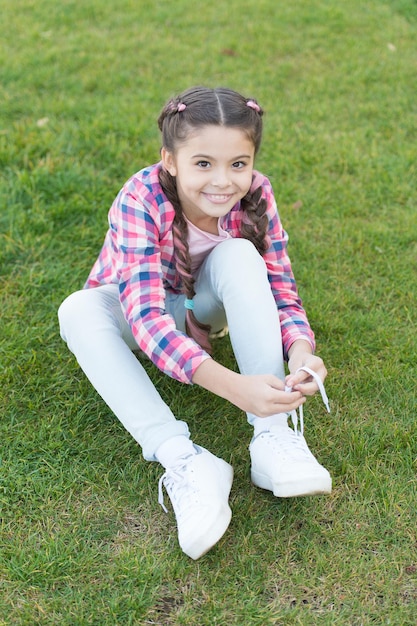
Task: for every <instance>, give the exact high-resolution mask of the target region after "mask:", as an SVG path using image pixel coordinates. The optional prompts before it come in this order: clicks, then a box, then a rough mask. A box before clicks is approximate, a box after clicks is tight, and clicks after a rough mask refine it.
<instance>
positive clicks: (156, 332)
mask: <svg viewBox="0 0 417 626" xmlns="http://www.w3.org/2000/svg"><path fill="white" fill-rule="evenodd" d="M160 168H161V164H160V163H158V164H156V165H152V166H150V167H148V168H145V169H143V170H141V171H140V172H138V173H137V174H135V175H134V176H132V177H131V178H130V179H129V180H128V181H127V182H126V184H125V185H124V186H123V188H122V189H121V191H120V192H119V194H118V195H117V197H116V199H115V201H114V202H113V205H112V207H111V208H110V211H109V230H108V232H107V234H106V237H105V240H104V244H103V247H102V249H101V252H100V255H99V257H98V259H97V261H96V262H95V264H94V266H93V268H92V270H91V272H90V275H89V277H88V279H87V282H86V284H85V288H93V287H97V286H99V285H103V284H108V283H115V284H118V285H119V291H120V303H121V306H122V308H123V311H124V315H125V317H126V320H127V321H128V323H129V325H130V327H131V329H132V332H133V334H134V336H135V339H136V341H137V343H138V346H139V348H140V349H141V350H143V351H144V352H145V353H146V354H147V355H148V356H149V357H150V358H151V360H152V361H153V363H155V365H156V366H157V367H158V368H159V369H160V370H161V371H163V372H165V373H166V374H168V375H169V376H172V377H173V378H175V379H177V380H180V381H183V382H185V383H190V382H191V379H192V376H193V374H194V372H195V370H196V369H197V368H198V367H199V365H200V364H201V363H202V362H203V361H204V360H205V359H207V358H210V357H209V355H208V354H207V353H206V352H205V351H204V350H202V349H201V347H200V346H199V345H198V344H197V343H196V342H195V341H194V340H193V339H191V338H190V337H188V336H187V335H185V334H184V333H183V332H181V331H179V330H177V328H176V326H175V321H174V319H173V318H172V316H171V315H169V314H168V313H166V311H165V292H166V291H167V290H169V291H173V292H177V293H180V292H181V279H180V277H179V275H178V273H177V272H176V269H175V263H174V246H173V239H172V223H173V220H174V215H175V213H174V208H173V206H172V204H171V203H170V202H169V201H168V199H167V197H166V196H165V194H164V192H163V191H162V188H161V186H160V184H159V178H158V173H159V171H160ZM254 175H255V179H254V183H253V186H254V187H259V185H262V190H263V197H264V198H265V199H266V201H267V207H268V208H267V215H268V218H269V230H268V237H269V243H270V245H269V249H268V250H267V252H266V253H265V254H264V257H263V258H264V261H265V264H266V266H267V269H268V277H269V281H270V284H271V290H272V293H273V295H274V298H275V301H276V304H277V309H278V312H279V320H280V323H281V332H282V341H283V346H284V352H285V354H287V353H288V350H289V348H290V346H291V344H292V343H293V342H294V341H295V340H297V339H306V340H307V341H309V342H310V344H311V345H312V347H313V349H314V335H313V332H312V330H311V328H310V326H309V323H308V321H307V317H306V314H305V311H304V309H303V308H302V304H301V300H300V298H299V297H298V294H297V288H296V285H295V281H294V276H293V273H292V270H291V264H290V260H289V258H288V255H287V251H286V248H287V241H288V236H287V234H286V232H285V231H284V230H283V228H282V225H281V223H280V220H279V217H278V212H277V207H276V204H275V199H274V195H273V191H272V188H271V185H270V182H269V180H268V179H267V178H266V177H264V176H262V175H261V174H259V173H258V172H254ZM243 215H244V213H243V211H241V209H240V203H238V204H237V205H235V206H234V207H233V208H232V210H231V211H230V212H229V213H228V214H227V215H226V216H225V217H224V218H222V222H221V225H222V228H223V229H224V230H226V231H228V232H229V233H230V234H231V236H232V237H240V224H241V222H242V219H243Z"/></svg>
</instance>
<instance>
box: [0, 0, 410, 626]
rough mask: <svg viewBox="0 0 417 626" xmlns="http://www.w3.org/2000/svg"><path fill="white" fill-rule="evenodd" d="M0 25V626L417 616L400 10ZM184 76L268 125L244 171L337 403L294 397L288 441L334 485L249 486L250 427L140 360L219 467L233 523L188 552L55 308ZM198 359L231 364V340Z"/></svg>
mask: <svg viewBox="0 0 417 626" xmlns="http://www.w3.org/2000/svg"><path fill="white" fill-rule="evenodd" d="M0 16H1V17H0V77H1V80H0V168H1V169H0V176H1V178H0V297H1V313H0V329H1V332H0V377H1V378H0V407H1V421H0V425H1V426H0V428H1V432H0V446H1V448H0V454H1V465H0V507H1V531H0V532H1V534H0V592H1V593H0V625H1V626H12V625H13V626H14V625H19V626H20V625H21V626H33V625H35V624H39V625H42V626H44V625H46V626H49V625H55V624H60V625H63V626H64V625H65V626H83V625H95V626H107V625H108V626H112V625H120V626H130V625H147V624H155V625H159V626H165V625H191V626H213V625H214V624H216V625H219V626H232V625H233V626H251V625H253V626H264V625H265V626H266V625H275V626H287V625H288V626H292V625H300V626H310V625H311V626H315V625H340V626H365V625H368V624H377V625H380V624H387V625H388V624H389V625H391V626H393V625H394V626H413V625H415V624H416V623H417V618H416V610H417V609H416V607H417V538H416V469H417V468H416V457H417V441H416V440H417V424H416V417H417V406H416V380H417V348H416V344H417V340H416V328H417V314H416V309H417V302H416V300H417V278H416V276H417V192H416V179H417V172H416V160H417V159H416V157H417V149H416V146H417V137H416V134H417V133H416V129H417V104H416V102H417V98H416V95H417V91H416V84H417V80H416V79H417V43H416V42H417V4H416V2H415V0H386V1H383V0H350V1H349V2H345V1H343V0H308V1H307V0H294V1H293V2H283V1H281V0H242V1H240V2H238V1H237V0H229V2H227V3H223V2H219V1H217V2H216V1H213V2H210V1H208V2H206V3H195V2H192V1H191V0H177V2H170V1H169V0H167V1H166V2H144V1H143V0H136V1H135V0H119V2H116V3H111V2H106V1H105V0H86V1H85V2H75V1H73V0H60V2H56V0H36V1H35V0H1V1H0ZM194 84H204V85H209V86H217V85H226V86H229V87H232V88H234V89H237V90H239V91H242V92H243V93H245V94H246V95H247V96H254V97H256V98H257V99H258V100H259V102H260V103H261V104H262V105H263V107H264V108H265V110H266V115H265V118H264V119H265V137H264V143H263V146H262V148H261V152H260V154H259V157H258V161H257V167H258V169H260V170H261V171H262V172H263V173H265V174H267V175H268V176H269V177H270V179H271V181H272V184H273V186H274V189H275V194H276V197H277V201H278V204H279V212H280V215H281V219H282V221H283V223H284V226H285V228H286V230H287V231H288V232H289V235H290V244H289V251H290V256H291V258H292V262H293V268H294V272H295V274H296V278H297V281H298V285H299V290H300V294H301V296H302V298H303V302H304V305H305V308H306V309H307V312H308V314H309V318H310V321H311V324H312V326H313V328H314V330H315V332H316V339H317V351H318V353H319V354H320V355H321V356H322V357H323V359H324V360H325V362H326V364H327V367H328V370H329V376H328V379H327V381H326V389H327V392H328V395H329V397H330V401H331V407H332V412H331V413H330V414H327V413H326V412H325V410H324V408H323V405H322V403H321V401H320V398H316V397H315V398H312V399H310V400H309V401H308V403H307V406H306V409H305V422H306V436H307V440H308V442H309V444H310V446H311V448H312V450H313V451H314V452H315V454H317V456H318V458H319V460H320V461H321V462H322V463H323V464H324V465H325V466H326V467H327V468H328V469H329V470H330V472H331V474H332V476H333V483H334V489H333V492H332V494H331V495H330V496H328V497H317V498H304V499H289V500H278V499H276V498H274V497H273V496H272V494H270V493H269V492H264V491H261V490H259V489H256V488H255V487H253V486H252V485H251V483H250V479H249V455H248V444H249V441H250V438H251V431H250V428H249V426H248V425H247V424H246V420H245V416H244V415H243V413H242V412H241V411H239V410H238V409H237V408H235V407H234V406H232V405H230V404H228V403H226V402H225V401H223V400H221V399H219V398H216V397H214V396H212V395H210V394H209V393H207V392H205V391H204V390H202V389H199V388H197V387H190V386H184V385H181V384H180V383H177V382H175V381H173V380H171V379H169V378H168V377H164V376H163V375H162V374H161V373H159V372H158V371H157V370H155V369H154V368H153V366H151V365H146V367H147V368H148V371H149V374H150V375H151V376H152V378H153V379H154V380H155V382H156V384H157V387H158V389H159V391H160V393H161V394H162V396H163V397H164V399H166V400H167V402H169V404H170V405H171V407H172V409H173V410H174V412H175V413H176V414H177V415H178V417H180V418H182V419H185V420H187V422H188V423H189V426H190V429H191V431H192V435H193V439H194V440H195V441H196V442H198V443H200V444H201V445H204V446H205V447H207V448H208V449H210V450H211V451H213V452H214V453H216V454H218V455H219V456H221V457H223V458H224V459H226V460H227V461H229V462H231V463H232V464H233V466H234V469H235V480H234V484H233V488H232V492H231V506H232V509H233V519H232V523H231V525H230V528H229V529H228V531H227V533H226V534H225V536H224V537H223V539H222V540H221V541H220V542H219V543H218V545H217V546H216V547H215V548H214V549H213V550H211V551H210V552H209V553H208V554H207V555H206V556H205V557H203V558H202V559H201V560H199V561H197V562H194V561H191V560H190V559H189V558H188V557H186V556H185V555H184V554H183V553H182V552H181V550H180V548H179V546H178V542H177V534H176V525H175V519H174V516H173V513H172V510H171V509H170V511H169V514H168V515H166V514H165V513H164V512H163V510H162V509H161V507H160V506H159V504H158V479H159V477H160V475H161V473H162V471H161V467H160V466H158V465H157V464H150V463H147V462H145V461H144V460H143V458H142V456H141V451H140V448H139V447H138V446H137V444H136V443H135V442H134V441H133V440H132V438H131V437H130V435H129V434H128V433H127V432H125V430H124V429H123V427H122V426H121V425H120V424H119V422H118V421H117V419H116V418H115V417H114V415H113V414H112V413H111V412H110V410H109V409H108V408H107V407H106V405H105V404H104V403H103V402H102V400H101V399H100V398H99V397H98V396H97V394H96V392H95V391H94V389H93V388H92V387H91V386H90V384H89V383H88V381H87V380H86V379H85V377H84V375H83V374H82V372H81V371H80V369H79V368H78V366H77V364H76V362H75V360H74V358H73V357H72V355H71V354H70V353H69V351H68V350H67V348H66V346H65V344H64V343H63V342H62V340H61V339H60V337H59V330H58V324H57V318H56V311H57V308H58V306H59V304H60V303H61V302H62V300H63V299H64V298H65V296H66V295H68V294H69V293H71V292H72V291H74V290H76V289H79V288H81V287H82V285H83V283H84V280H85V278H86V276H87V274H88V272H89V270H90V267H91V265H92V263H93V261H94V260H95V258H96V256H97V254H98V251H99V249H100V246H101V243H102V240H103V237H104V233H105V230H106V227H107V221H106V220H107V211H108V208H109V206H110V204H111V202H112V200H113V198H114V196H115V195H116V193H117V192H118V190H119V188H120V187H121V185H122V184H123V182H124V181H125V180H126V179H127V178H128V177H129V176H130V175H131V174H132V173H134V172H135V171H137V170H139V169H140V168H141V167H143V166H144V165H148V164H151V163H154V162H155V161H157V160H158V158H159V148H160V139H159V133H158V129H157V125H156V119H157V116H158V114H159V111H160V109H161V107H162V106H163V103H164V102H165V101H166V99H167V98H168V97H170V96H171V95H173V94H175V93H177V92H178V91H180V90H182V89H185V88H186V87H188V86H191V85H194ZM242 314H243V315H244V312H242ZM253 349H254V350H256V346H254V348H253ZM215 356H216V358H218V359H221V360H222V362H223V363H225V364H226V365H228V366H229V367H232V368H234V367H236V365H235V362H234V358H233V353H232V350H231V347H230V343H229V339H228V338H223V339H220V340H218V341H217V343H216V345H215Z"/></svg>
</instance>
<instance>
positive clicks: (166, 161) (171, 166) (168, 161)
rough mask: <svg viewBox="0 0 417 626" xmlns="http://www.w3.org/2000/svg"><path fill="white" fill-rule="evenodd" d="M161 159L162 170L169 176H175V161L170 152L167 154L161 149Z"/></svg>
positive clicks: (166, 151)
mask: <svg viewBox="0 0 417 626" xmlns="http://www.w3.org/2000/svg"><path fill="white" fill-rule="evenodd" d="M161 159H162V165H163V167H164V169H165V170H166V171H167V172H169V174H171V176H176V175H177V168H176V167H175V159H174V156H173V154H172V152H169V151H168V150H167V149H166V148H161Z"/></svg>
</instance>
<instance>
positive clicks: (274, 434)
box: [249, 426, 332, 498]
mask: <svg viewBox="0 0 417 626" xmlns="http://www.w3.org/2000/svg"><path fill="white" fill-rule="evenodd" d="M249 450H250V456H251V460H252V468H251V479H252V482H253V484H254V485H256V486H257V487H261V488H262V489H268V490H269V491H272V492H273V494H274V496H277V497H278V498H291V497H294V496H309V495H314V494H319V493H330V492H331V490H332V479H331V477H330V474H329V472H328V471H327V470H326V469H325V468H324V467H323V466H322V465H320V463H319V462H318V461H317V460H316V459H315V457H314V456H313V454H312V453H311V452H310V450H309V449H308V446H307V443H306V440H305V439H304V437H303V435H302V434H301V433H300V432H297V433H296V432H295V431H294V430H292V428H290V427H289V426H284V427H282V426H271V428H270V429H269V430H268V431H264V432H262V433H260V434H259V435H258V436H257V437H254V439H252V441H251V443H250V446H249Z"/></svg>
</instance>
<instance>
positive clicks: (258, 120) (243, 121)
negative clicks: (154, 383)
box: [158, 87, 268, 353]
mask: <svg viewBox="0 0 417 626" xmlns="http://www.w3.org/2000/svg"><path fill="white" fill-rule="evenodd" d="M262 115H263V111H262V109H261V107H260V106H259V104H258V103H257V102H256V100H254V99H253V98H245V97H244V96H242V95H241V94H239V93H238V92H236V91H233V90H232V89H227V88H223V87H219V88H216V89H210V88H208V87H193V88H191V89H188V90H187V91H184V92H183V93H182V94H180V95H178V96H177V97H176V98H173V99H171V100H169V101H168V102H167V104H166V105H165V107H164V108H163V109H162V111H161V114H160V116H159V118H158V126H159V129H160V131H161V133H162V145H163V146H164V148H166V149H167V150H168V151H169V152H171V153H172V154H175V151H176V149H177V148H178V146H179V144H181V143H184V142H186V141H187V138H188V136H189V134H190V132H192V131H194V130H195V129H196V128H201V127H203V126H210V125H212V126H226V127H229V128H238V129H240V130H242V131H243V132H244V133H246V135H247V137H248V139H249V140H250V141H251V142H252V143H253V145H254V148H255V154H256V153H257V152H258V150H259V148H260V145H261V140H262ZM159 180H160V183H161V186H162V189H163V191H164V192H165V194H166V196H167V198H168V200H169V201H170V202H171V203H172V205H173V207H174V210H175V218H174V223H173V241H174V255H175V263H176V269H177V271H178V273H179V275H180V276H181V279H182V285H183V292H184V293H185V296H186V298H188V299H192V298H193V297H194V295H195V290H194V277H193V275H192V273H191V259H190V253H189V249H188V226H187V222H186V220H185V219H184V215H183V212H182V208H181V204H180V201H179V198H178V192H177V184H176V180H175V177H173V176H171V174H170V173H169V172H167V171H166V170H162V171H161V172H160V175H159ZM241 209H242V210H243V211H245V213H246V215H247V217H248V220H247V221H246V222H244V223H242V225H241V236H242V237H243V238H245V239H249V241H251V242H252V243H253V244H254V246H255V247H256V249H257V250H258V252H259V253H260V254H264V253H265V252H266V250H267V247H268V245H267V241H266V232H267V228H268V218H267V216H266V201H265V200H264V199H263V198H262V189H261V187H258V188H256V189H255V190H249V192H248V193H247V194H246V195H245V196H244V197H243V198H242V200H241ZM186 329H187V333H188V334H189V335H190V336H191V337H193V338H194V339H195V340H196V341H197V342H198V343H199V344H200V345H201V347H202V348H203V349H205V350H206V351H207V352H209V353H210V352H211V346H210V341H209V337H208V335H209V332H210V326H208V325H207V324H202V323H201V322H199V321H198V320H197V319H196V317H195V315H194V313H193V311H192V310H190V309H186Z"/></svg>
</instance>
